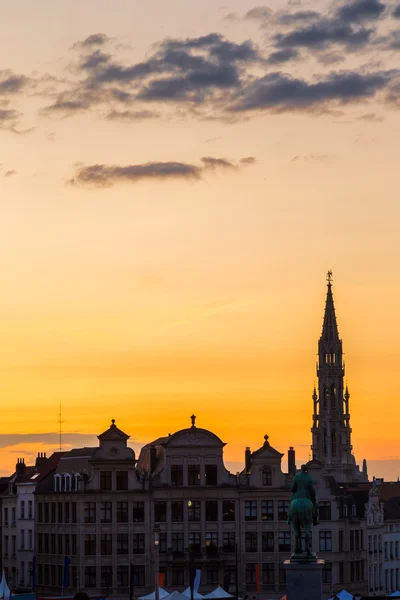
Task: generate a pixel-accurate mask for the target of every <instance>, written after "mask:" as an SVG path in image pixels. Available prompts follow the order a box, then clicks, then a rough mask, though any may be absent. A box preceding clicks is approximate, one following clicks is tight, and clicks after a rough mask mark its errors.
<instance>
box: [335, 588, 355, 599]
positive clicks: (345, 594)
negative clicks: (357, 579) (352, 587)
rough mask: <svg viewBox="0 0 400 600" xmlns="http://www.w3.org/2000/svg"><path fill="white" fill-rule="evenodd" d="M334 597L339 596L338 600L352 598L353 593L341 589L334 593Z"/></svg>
mask: <svg viewBox="0 0 400 600" xmlns="http://www.w3.org/2000/svg"><path fill="white" fill-rule="evenodd" d="M336 597H337V598H339V600H353V594H349V592H347V591H346V590H342V591H341V592H339V593H338V594H336Z"/></svg>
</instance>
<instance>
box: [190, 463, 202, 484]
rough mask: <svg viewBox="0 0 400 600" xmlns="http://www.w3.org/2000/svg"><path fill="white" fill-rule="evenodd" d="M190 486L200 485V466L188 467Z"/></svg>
mask: <svg viewBox="0 0 400 600" xmlns="http://www.w3.org/2000/svg"><path fill="white" fill-rule="evenodd" d="M188 485H200V465H189V466H188Z"/></svg>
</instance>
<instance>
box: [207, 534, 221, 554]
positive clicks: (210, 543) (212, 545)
mask: <svg viewBox="0 0 400 600" xmlns="http://www.w3.org/2000/svg"><path fill="white" fill-rule="evenodd" d="M206 553H207V556H217V554H218V533H217V532H216V531H207V533H206Z"/></svg>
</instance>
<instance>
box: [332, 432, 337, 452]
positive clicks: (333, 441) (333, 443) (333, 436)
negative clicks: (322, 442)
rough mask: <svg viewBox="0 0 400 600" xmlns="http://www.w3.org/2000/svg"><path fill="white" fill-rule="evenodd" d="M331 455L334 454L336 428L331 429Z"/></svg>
mask: <svg viewBox="0 0 400 600" xmlns="http://www.w3.org/2000/svg"><path fill="white" fill-rule="evenodd" d="M332 456H336V429H333V430H332Z"/></svg>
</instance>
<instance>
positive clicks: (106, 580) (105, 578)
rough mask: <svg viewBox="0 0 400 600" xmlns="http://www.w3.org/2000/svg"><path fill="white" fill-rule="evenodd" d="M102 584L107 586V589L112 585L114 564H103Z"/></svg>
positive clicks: (103, 586) (104, 586)
mask: <svg viewBox="0 0 400 600" xmlns="http://www.w3.org/2000/svg"><path fill="white" fill-rule="evenodd" d="M100 585H101V587H102V588H107V589H108V588H110V587H112V566H111V565H103V566H102V567H101V583H100ZM107 595H108V594H107Z"/></svg>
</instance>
